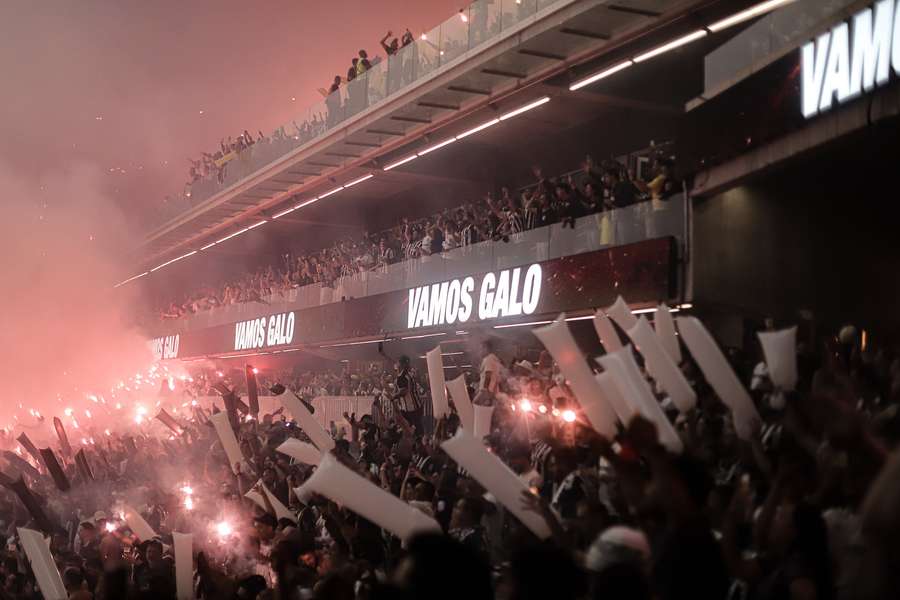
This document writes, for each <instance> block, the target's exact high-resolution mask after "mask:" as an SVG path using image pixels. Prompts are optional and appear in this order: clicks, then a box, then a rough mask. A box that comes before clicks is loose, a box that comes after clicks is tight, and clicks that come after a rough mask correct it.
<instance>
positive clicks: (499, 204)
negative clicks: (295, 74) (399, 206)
mask: <svg viewBox="0 0 900 600" xmlns="http://www.w3.org/2000/svg"><path fill="white" fill-rule="evenodd" d="M533 172H534V176H535V179H536V183H535V184H534V185H532V186H529V187H527V188H525V189H522V190H520V191H519V192H517V193H513V192H511V191H510V190H509V189H508V188H503V189H502V191H501V193H500V194H499V196H498V197H496V198H495V197H492V196H491V195H488V196H485V197H484V198H482V199H481V200H480V201H477V202H471V203H469V204H465V205H463V206H459V207H455V208H451V209H447V210H445V211H443V212H442V213H440V214H437V215H435V216H432V217H429V218H425V219H419V220H414V221H412V220H409V219H406V218H404V219H403V221H402V222H401V223H399V224H398V225H397V226H395V227H393V228H391V229H389V230H387V231H383V232H380V233H376V234H369V235H364V236H362V237H360V236H356V237H351V238H347V239H345V240H343V241H340V242H339V243H337V244H336V245H334V246H332V247H330V248H324V249H322V250H319V251H318V252H309V253H304V254H293V253H290V254H285V255H284V256H283V257H282V264H280V265H277V266H275V265H269V266H267V267H265V268H261V269H260V270H258V271H256V272H253V273H248V274H246V275H244V276H243V277H241V278H240V279H237V280H233V281H229V282H227V283H225V284H221V283H219V284H216V285H207V286H204V287H203V288H201V289H199V290H197V291H195V292H192V293H191V294H189V295H187V297H185V298H184V299H183V300H181V301H175V302H171V303H169V304H168V305H167V306H164V307H163V308H161V309H160V315H161V317H162V318H163V319H178V318H181V317H183V316H186V315H191V314H196V313H198V312H201V311H205V310H210V309H213V308H215V307H218V306H225V305H229V304H238V303H242V302H268V301H269V298H270V297H271V296H273V295H275V294H281V293H284V292H286V291H288V290H291V289H293V288H298V287H301V286H305V285H310V284H322V285H323V286H326V287H334V286H335V283H336V281H337V280H338V279H339V278H341V277H347V276H351V275H354V274H357V273H360V272H363V271H371V270H375V269H381V268H384V267H386V266H387V265H391V264H394V263H397V262H401V261H406V260H412V259H416V258H419V257H423V256H429V255H432V254H441V253H443V252H446V251H448V250H453V249H454V248H459V247H463V246H469V245H471V244H476V243H478V242H482V241H487V240H494V241H507V240H509V237H510V236H511V235H514V234H516V233H519V232H522V231H527V230H530V229H534V228H537V227H543V226H546V225H551V224H554V223H564V224H568V225H570V226H571V225H572V224H573V223H574V220H575V219H577V218H578V217H582V216H585V215H589V214H595V213H599V212H603V211H608V210H613V209H616V208H624V207H626V206H630V205H632V204H634V203H637V202H643V201H652V202H661V201H664V200H665V199H666V198H668V197H670V196H672V195H673V194H675V193H677V192H678V191H679V187H678V185H679V184H678V182H677V180H676V179H675V178H674V177H673V175H672V171H671V162H670V159H668V158H659V159H657V161H656V165H655V169H654V171H653V174H652V176H650V177H649V178H648V180H647V181H644V180H642V179H640V178H638V177H635V176H634V175H633V174H632V173H631V172H630V171H629V170H628V169H626V168H624V167H623V166H622V165H620V164H619V163H617V162H612V163H608V164H604V165H595V164H594V163H593V161H592V160H591V158H590V157H588V158H587V159H586V160H585V162H584V165H583V168H582V170H581V171H580V172H576V173H573V174H569V175H566V176H562V177H558V178H548V177H545V176H544V174H543V172H542V170H541V169H540V168H539V167H534V168H533Z"/></svg>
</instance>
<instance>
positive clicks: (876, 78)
mask: <svg viewBox="0 0 900 600" xmlns="http://www.w3.org/2000/svg"><path fill="white" fill-rule="evenodd" d="M893 16H894V0H882V1H881V2H879V3H878V4H876V5H875V27H874V30H873V28H872V9H870V8H868V9H866V10H864V11H861V12H859V13H857V14H856V16H855V17H853V54H852V59H851V61H850V65H851V68H850V96H851V97H852V96H857V95H859V94H860V92H861V91H862V90H864V91H867V92H868V91H870V90H871V89H872V88H874V87H875V86H876V85H883V84H885V83H887V81H888V78H889V77H890V74H891V67H890V61H891V57H890V54H891V30H892V27H893V23H892V19H891V17H893Z"/></svg>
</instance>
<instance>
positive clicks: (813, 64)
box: [803, 33, 831, 119]
mask: <svg viewBox="0 0 900 600" xmlns="http://www.w3.org/2000/svg"><path fill="white" fill-rule="evenodd" d="M830 41H831V34H830V33H823V34H822V35H820V36H819V38H818V39H817V40H816V41H815V42H809V43H808V44H806V45H805V46H803V116H804V117H806V118H807V119H808V118H810V117H812V116H815V115H816V113H818V112H819V99H820V98H821V97H822V80H823V79H825V63H826V62H828V45H829V42H830Z"/></svg>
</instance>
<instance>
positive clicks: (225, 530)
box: [216, 521, 234, 537]
mask: <svg viewBox="0 0 900 600" xmlns="http://www.w3.org/2000/svg"><path fill="white" fill-rule="evenodd" d="M233 531H234V530H233V529H232V528H231V524H230V523H228V522H227V521H221V522H219V523H217V524H216V533H218V534H219V537H228V536H229V535H231V533H232V532H233Z"/></svg>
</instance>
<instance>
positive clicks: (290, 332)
mask: <svg viewBox="0 0 900 600" xmlns="http://www.w3.org/2000/svg"><path fill="white" fill-rule="evenodd" d="M293 341H294V313H292V312H289V313H288V316H287V331H285V333H284V343H285V344H290V343H291V342H293Z"/></svg>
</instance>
